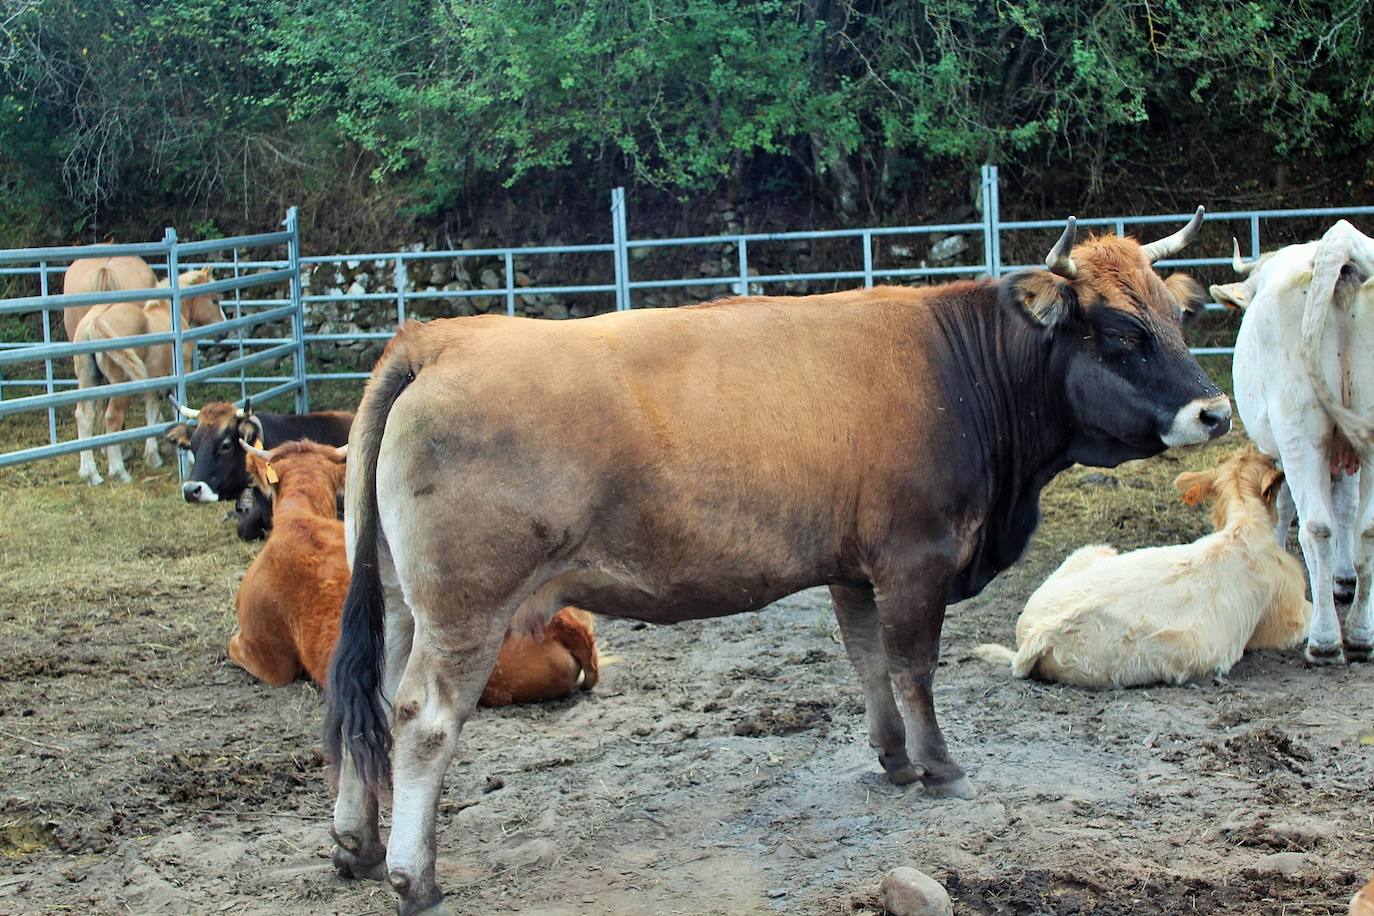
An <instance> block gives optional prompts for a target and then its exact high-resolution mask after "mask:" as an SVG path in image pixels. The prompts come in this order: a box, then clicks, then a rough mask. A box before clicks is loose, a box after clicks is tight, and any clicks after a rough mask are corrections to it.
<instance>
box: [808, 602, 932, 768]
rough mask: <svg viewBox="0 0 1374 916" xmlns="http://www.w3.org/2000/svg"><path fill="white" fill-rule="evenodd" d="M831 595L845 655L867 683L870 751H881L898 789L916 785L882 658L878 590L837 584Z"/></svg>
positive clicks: (861, 681) (866, 706)
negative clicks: (875, 592) (902, 786)
mask: <svg viewBox="0 0 1374 916" xmlns="http://www.w3.org/2000/svg"><path fill="white" fill-rule="evenodd" d="M830 596H831V598H832V599H833V600H834V602H835V617H836V618H837V619H838V620H839V622H840V634H841V635H842V636H843V637H844V650H845V652H846V653H848V655H849V661H850V662H851V663H852V664H853V665H854V670H855V671H857V672H858V674H859V681H860V683H862V684H863V688H864V708H865V710H866V711H867V713H868V743H869V746H871V747H872V748H874V749H875V750H876V751H877V752H878V762H879V763H881V764H882V766H883V771H884V772H886V773H887V778H888V779H890V780H892V781H893V782H895V783H897V784H898V785H906V784H907V783H910V782H915V781H916V780H917V779H919V778H920V776H921V774H920V773H919V772H917V770H916V768H915V767H913V766H912V765H911V759H910V758H909V757H908V756H907V752H906V726H905V725H904V724H903V723H902V714H901V712H900V711H899V710H898V709H897V701H896V699H895V698H894V697H893V695H892V677H891V675H890V673H889V671H888V667H887V656H886V655H885V654H884V653H883V645H882V637H881V635H880V632H879V628H878V605H877V603H876V602H874V600H873V589H872V588H869V587H864V588H853V587H850V586H842V585H832V586H830Z"/></svg>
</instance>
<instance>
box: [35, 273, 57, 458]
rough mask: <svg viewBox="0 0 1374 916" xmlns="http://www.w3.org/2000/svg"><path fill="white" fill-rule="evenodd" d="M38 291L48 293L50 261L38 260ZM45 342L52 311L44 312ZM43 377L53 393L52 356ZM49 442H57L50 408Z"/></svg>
mask: <svg viewBox="0 0 1374 916" xmlns="http://www.w3.org/2000/svg"><path fill="white" fill-rule="evenodd" d="M38 291H39V292H40V293H42V294H43V295H44V296H46V295H47V294H48V262H47V261H39V262H38ZM42 315H43V343H45V344H46V343H52V312H46V311H45V312H43V313H42ZM43 377H44V379H45V380H46V381H47V383H48V396H49V397H51V396H52V393H53V390H54V389H53V384H52V357H49V358H47V359H45V360H43ZM48 444H49V445H56V444H57V411H56V410H54V409H53V408H51V407H49V408H48Z"/></svg>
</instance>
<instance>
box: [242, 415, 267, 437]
mask: <svg viewBox="0 0 1374 916" xmlns="http://www.w3.org/2000/svg"><path fill="white" fill-rule="evenodd" d="M239 438H240V439H243V440H245V441H247V442H261V441H262V423H261V422H259V420H258V418H257V417H243V418H242V419H240V420H239Z"/></svg>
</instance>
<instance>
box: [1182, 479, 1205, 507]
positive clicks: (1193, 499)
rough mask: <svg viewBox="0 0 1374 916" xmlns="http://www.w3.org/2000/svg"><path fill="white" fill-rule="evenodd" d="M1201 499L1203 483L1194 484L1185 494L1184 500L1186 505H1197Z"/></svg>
mask: <svg viewBox="0 0 1374 916" xmlns="http://www.w3.org/2000/svg"><path fill="white" fill-rule="evenodd" d="M1201 499H1202V484H1200V483H1195V484H1193V486H1192V487H1191V488H1190V489H1189V490H1188V492H1187V493H1184V494H1183V502H1184V504H1185V505H1189V506H1196V505H1197V504H1198V501H1199V500H1201Z"/></svg>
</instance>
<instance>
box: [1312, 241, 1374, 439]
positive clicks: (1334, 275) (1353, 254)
mask: <svg viewBox="0 0 1374 916" xmlns="http://www.w3.org/2000/svg"><path fill="white" fill-rule="evenodd" d="M1347 265H1349V266H1351V267H1353V268H1354V269H1355V272H1356V275H1357V277H1358V279H1357V280H1356V282H1351V278H1350V277H1349V276H1348V275H1347V276H1345V277H1344V278H1343V273H1344V271H1345V268H1346V266H1347ZM1371 276H1374V242H1371V240H1370V239H1369V238H1367V237H1366V236H1365V235H1363V234H1362V233H1361V232H1360V231H1359V230H1358V229H1356V228H1355V227H1354V226H1352V225H1350V223H1348V222H1346V221H1345V220H1340V221H1339V222H1337V223H1336V225H1334V226H1332V227H1331V228H1330V229H1328V230H1326V234H1325V235H1323V236H1322V238H1321V241H1320V242H1319V243H1318V244H1317V253H1316V256H1315V257H1314V258H1313V259H1312V282H1311V284H1310V286H1309V287H1308V290H1307V302H1306V303H1304V305H1303V313H1302V362H1303V366H1304V367H1305V368H1306V369H1307V377H1308V379H1310V380H1311V382H1312V389H1313V391H1314V392H1315V393H1316V395H1317V400H1319V401H1320V402H1321V405H1322V407H1323V408H1324V409H1325V410H1326V412H1327V414H1328V415H1329V416H1330V417H1331V419H1332V421H1333V422H1334V423H1335V424H1336V428H1337V429H1338V430H1340V432H1341V434H1342V435H1343V436H1345V438H1346V439H1348V440H1349V441H1350V444H1351V445H1353V446H1355V449H1356V451H1358V452H1360V453H1361V454H1362V455H1368V454H1370V453H1371V452H1374V422H1371V420H1369V419H1366V418H1364V417H1361V416H1360V415H1359V414H1357V413H1355V412H1354V411H1353V410H1351V409H1350V408H1349V407H1347V406H1345V404H1344V403H1342V401H1341V398H1340V396H1339V395H1338V394H1337V393H1336V392H1334V391H1332V390H1331V385H1330V384H1329V383H1328V382H1327V374H1326V373H1325V372H1324V371H1323V366H1322V365H1321V344H1322V339H1323V337H1325V335H1326V325H1327V320H1328V319H1329V318H1330V316H1331V313H1332V312H1333V311H1334V310H1336V309H1340V308H1347V307H1349V305H1350V302H1351V300H1352V299H1353V298H1354V296H1355V292H1356V290H1357V288H1358V286H1359V283H1362V282H1364V281H1365V280H1367V279H1369V278H1370V277H1371ZM1352 358H1353V354H1352Z"/></svg>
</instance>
